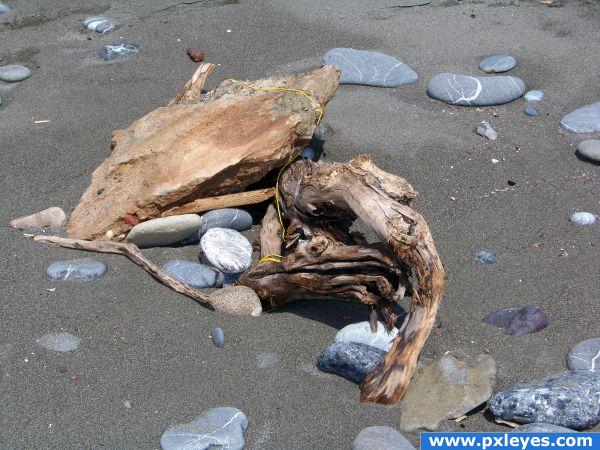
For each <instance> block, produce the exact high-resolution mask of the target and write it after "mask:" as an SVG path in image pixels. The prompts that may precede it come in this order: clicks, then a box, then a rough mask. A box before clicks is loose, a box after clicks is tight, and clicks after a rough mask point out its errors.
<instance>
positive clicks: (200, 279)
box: [163, 259, 225, 288]
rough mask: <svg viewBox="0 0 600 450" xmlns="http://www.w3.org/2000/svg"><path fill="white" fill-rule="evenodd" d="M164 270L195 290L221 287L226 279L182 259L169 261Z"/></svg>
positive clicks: (219, 274) (209, 269)
mask: <svg viewBox="0 0 600 450" xmlns="http://www.w3.org/2000/svg"><path fill="white" fill-rule="evenodd" d="M163 270H164V271H165V272H167V273H168V274H169V275H171V276H172V277H173V278H176V279H177V280H179V281H181V282H182V283H185V284H187V285H188V286H191V287H193V288H211V287H221V286H222V285H223V281H224V279H225V277H224V276H223V274H222V273H219V272H215V271H214V270H212V269H211V268H210V267H208V266H205V265H204V264H198V263H195V262H191V261H184V260H181V259H173V260H171V261H168V262H167V263H166V264H165V265H164V266H163Z"/></svg>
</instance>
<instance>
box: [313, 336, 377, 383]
mask: <svg viewBox="0 0 600 450" xmlns="http://www.w3.org/2000/svg"><path fill="white" fill-rule="evenodd" d="M385 354H386V352H385V351H383V350H380V349H378V348H376V347H372V346H370V345H366V344H357V343H355V342H334V343H333V344H331V345H330V346H329V347H327V348H326V349H325V350H323V353H321V355H319V359H318V360H317V368H318V369H319V370H320V371H322V372H328V373H334V374H336V375H339V376H340V377H344V378H346V379H347V380H350V381H354V382H355V383H360V382H362V380H363V378H364V377H365V376H366V375H367V374H368V373H369V372H370V371H371V370H373V368H374V367H375V366H376V365H377V364H378V363H379V361H381V358H383V357H384V356H385Z"/></svg>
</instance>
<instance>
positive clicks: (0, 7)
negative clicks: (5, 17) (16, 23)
mask: <svg viewBox="0 0 600 450" xmlns="http://www.w3.org/2000/svg"><path fill="white" fill-rule="evenodd" d="M7 12H10V8H9V7H8V6H6V5H5V4H4V3H0V14H4V13H7Z"/></svg>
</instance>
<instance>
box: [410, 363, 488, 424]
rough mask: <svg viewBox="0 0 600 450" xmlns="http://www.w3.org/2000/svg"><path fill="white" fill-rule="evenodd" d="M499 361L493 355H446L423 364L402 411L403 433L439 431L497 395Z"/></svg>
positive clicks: (414, 379)
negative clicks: (497, 365) (448, 420)
mask: <svg viewBox="0 0 600 450" xmlns="http://www.w3.org/2000/svg"><path fill="white" fill-rule="evenodd" d="M495 381H496V361H494V358H492V357H491V356H490V355H484V354H481V355H479V356H477V357H476V358H471V357H469V356H467V355H464V354H457V355H456V356H453V355H445V356H442V357H441V358H440V359H439V360H438V361H437V362H435V363H432V364H429V365H426V364H419V366H417V371H416V374H415V377H414V378H413V380H412V381H411V382H410V385H409V387H408V390H407V392H406V395H405V396H404V398H403V400H402V402H401V405H400V407H401V408H402V415H401V416H400V428H401V429H402V430H407V431H414V430H423V429H425V430H436V429H437V428H438V427H439V425H440V423H441V422H442V421H443V420H447V419H454V418H456V417H460V416H462V415H463V414H465V413H467V412H468V411H470V410H472V409H473V408H475V407H476V406H478V405H480V404H482V403H484V402H485V401H486V400H487V399H489V398H490V396H491V395H492V393H493V392H494V384H495Z"/></svg>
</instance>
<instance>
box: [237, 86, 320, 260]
mask: <svg viewBox="0 0 600 450" xmlns="http://www.w3.org/2000/svg"><path fill="white" fill-rule="evenodd" d="M228 81H233V82H234V83H237V84H240V85H242V86H245V87H247V88H250V89H252V90H254V91H264V92H281V91H284V92H285V91H287V92H295V93H296V94H300V95H302V96H303V97H305V98H306V99H307V100H308V101H309V102H310V104H311V105H313V107H314V108H319V117H317V125H318V124H319V123H320V122H321V118H322V117H323V107H322V106H321V105H320V104H319V102H318V101H317V100H316V99H315V98H314V97H312V96H310V95H309V94H308V93H307V92H306V91H303V90H302V89H297V88H285V87H260V86H254V85H253V84H250V83H247V82H245V81H240V80H236V79H235V78H228ZM297 157H298V154H295V155H292V156H291V158H290V160H289V161H288V162H287V163H286V164H285V166H283V167H282V168H281V170H280V171H279V174H278V175H277V181H276V182H275V206H276V207H277V217H278V218H279V225H281V237H282V239H283V240H285V225H284V224H283V216H282V214H281V207H280V206H279V179H280V178H281V175H282V174H283V171H284V170H285V169H287V168H288V167H289V165H290V164H291V163H292V162H294V160H295V159H296V158H297ZM282 259H283V256H281V255H278V254H276V253H271V254H269V255H266V256H263V257H262V258H261V259H260V260H259V261H258V263H259V264H262V263H263V262H274V263H279V262H281V260H282Z"/></svg>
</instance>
